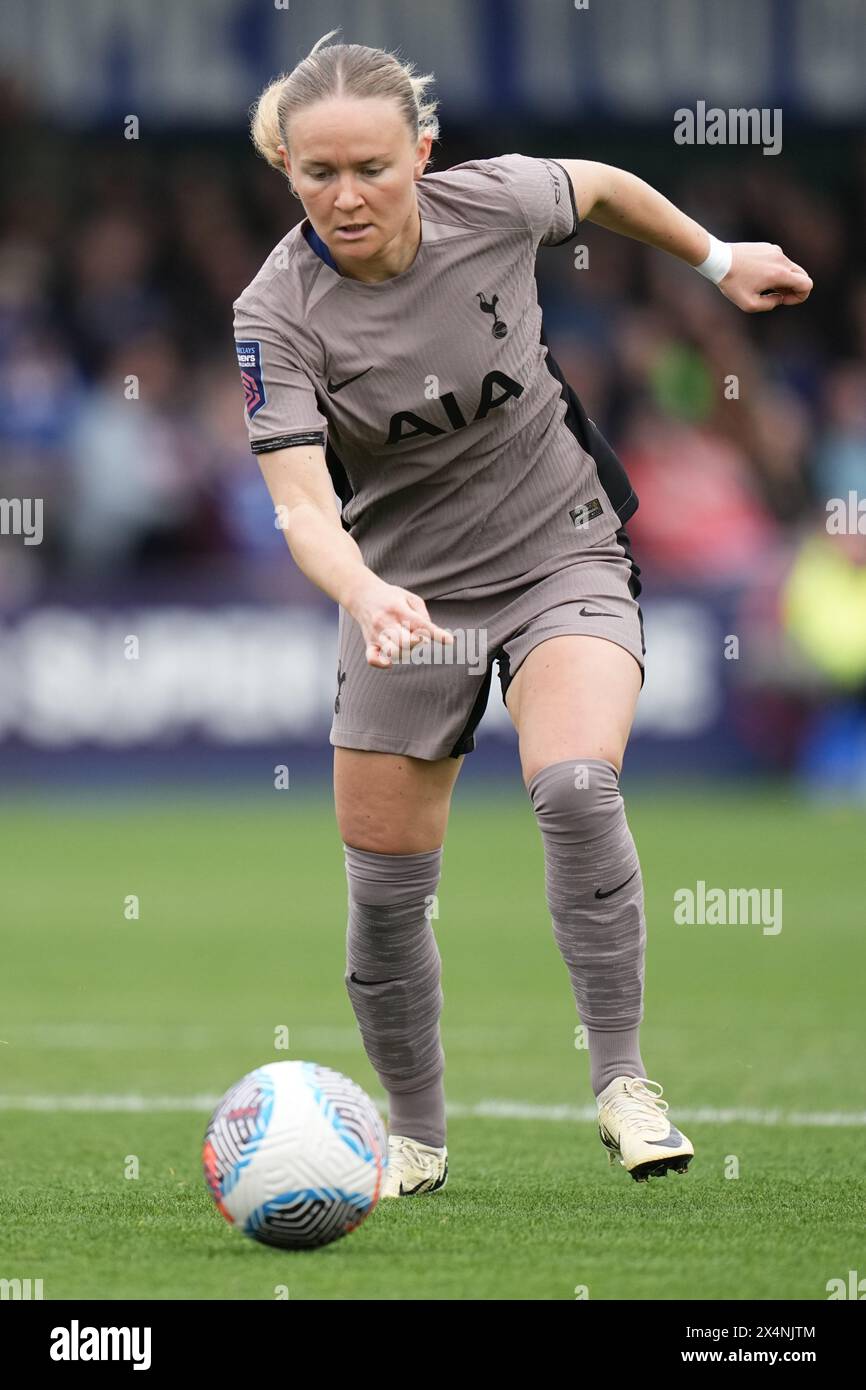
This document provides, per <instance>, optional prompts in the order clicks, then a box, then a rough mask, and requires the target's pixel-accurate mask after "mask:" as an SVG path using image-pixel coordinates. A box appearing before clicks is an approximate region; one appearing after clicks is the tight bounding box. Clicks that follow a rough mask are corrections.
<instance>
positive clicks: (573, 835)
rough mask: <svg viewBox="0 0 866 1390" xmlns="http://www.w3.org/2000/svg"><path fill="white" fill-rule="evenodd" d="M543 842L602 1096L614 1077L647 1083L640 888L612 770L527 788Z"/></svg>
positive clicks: (567, 774)
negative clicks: (642, 1037) (642, 1041)
mask: <svg viewBox="0 0 866 1390" xmlns="http://www.w3.org/2000/svg"><path fill="white" fill-rule="evenodd" d="M527 790H528V792H529V795H530V798H531V800H532V806H533V810H534V811H535V815H536V818H537V820H538V825H539V828H540V830H541V836H542V840H543V842H544V865H545V889H546V893H547V903H548V907H549V909H550V915H551V918H552V920H553V933H554V937H555V938H556V944H557V946H558V947H559V950H560V953H561V955H562V958H563V960H564V961H565V964H566V966H567V967H568V973H569V976H570V978H571V987H572V991H573V994H574V999H575V1003H576V1004H577V1010H578V1014H579V1016H580V1020H581V1022H582V1023H583V1024H584V1025H585V1026H586V1029H587V1041H588V1043H589V1060H590V1084H591V1086H592V1089H593V1092H594V1093H595V1095H596V1096H597V1095H598V1094H599V1093H600V1092H601V1091H603V1090H604V1088H605V1086H607V1085H608V1084H609V1082H611V1081H612V1080H613V1079H614V1077H615V1076H645V1075H646V1072H645V1071H644V1068H643V1060H642V1058H641V1055H640V1046H639V1043H638V1034H639V1031H640V1022H641V1019H642V1018H643V986H644V957H645V952H646V921H645V917H644V903H643V881H642V878H641V871H640V863H639V861H638V857H637V850H636V849H635V844H634V840H633V839H632V836H631V831H630V830H629V828H628V822H627V821H626V817H625V808H624V806H623V800H622V794H621V792H620V790H619V774H618V773H617V770H616V768H615V767H614V765H613V763H609V762H607V761H606V760H604V759H601V758H568V759H566V760H564V761H562V762H557V763H550V764H549V765H548V766H547V767H543V768H541V770H540V771H539V772H537V773H536V774H535V776H534V777H533V778H532V779H531V780H530V782H529V786H528V788H527Z"/></svg>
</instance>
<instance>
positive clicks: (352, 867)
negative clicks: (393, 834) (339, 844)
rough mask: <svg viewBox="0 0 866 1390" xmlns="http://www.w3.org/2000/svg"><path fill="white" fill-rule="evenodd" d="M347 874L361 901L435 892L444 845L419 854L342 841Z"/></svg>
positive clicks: (392, 900) (375, 901) (378, 901)
mask: <svg viewBox="0 0 866 1390" xmlns="http://www.w3.org/2000/svg"><path fill="white" fill-rule="evenodd" d="M343 851H344V857H345V862H346V877H347V879H348V880H349V887H350V890H351V891H352V896H353V897H355V898H356V899H357V900H358V901H360V902H367V903H372V904H388V903H395V902H399V901H408V900H411V899H412V898H413V897H424V896H425V895H426V894H428V893H433V892H434V891H435V889H436V885H437V883H438V882H439V877H440V874H441V872H442V852H443V846H441V845H440V846H439V848H438V849H425V850H420V851H419V852H418V853H417V854H380V853H379V852H378V851H377V850H370V849H356V848H355V846H354V845H347V844H346V843H345V841H344V842H343Z"/></svg>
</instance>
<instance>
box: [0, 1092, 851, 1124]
mask: <svg viewBox="0 0 866 1390" xmlns="http://www.w3.org/2000/svg"><path fill="white" fill-rule="evenodd" d="M220 1099H221V1097H220V1096H218V1095H207V1094H204V1095H195V1096H137V1095H108V1094H106V1095H102V1094H87V1093H83V1094H81V1095H63V1096H50V1095H25V1094H22V1095H19V1096H16V1095H0V1110H30V1111H39V1112H42V1113H48V1114H55V1113H57V1112H60V1111H73V1112H77V1113H79V1114H99V1113H101V1114H129V1113H135V1114H143V1115H157V1114H163V1113H170V1112H176V1111H180V1112H184V1111H186V1112H192V1113H198V1112H201V1113H204V1114H210V1112H211V1111H212V1110H214V1109H215V1108H216V1106H217V1105H218V1104H219V1101H220ZM375 1103H376V1105H377V1106H378V1108H379V1109H380V1110H381V1111H382V1113H383V1114H384V1113H385V1110H386V1103H385V1101H384V1100H381V1099H376V1100H375ZM447 1112H448V1114H449V1115H450V1116H451V1117H452V1118H453V1119H474V1120H485V1119H492V1120H546V1121H553V1122H555V1123H562V1122H566V1123H573V1122H576V1121H577V1122H592V1121H594V1120H595V1119H596V1116H597V1110H596V1107H595V1106H594V1105H535V1104H532V1103H531V1102H528V1101H517V1100H482V1101H478V1102H476V1103H475V1104H471V1105H470V1104H464V1103H462V1102H460V1101H454V1102H451V1103H450V1104H449V1105H448V1106H447ZM675 1118H676V1119H677V1120H681V1121H682V1123H683V1124H706V1125H730V1124H749V1125H770V1126H781V1127H784V1128H788V1129H814V1128H818V1129H821V1128H829V1129H835V1128H843V1129H859V1128H862V1127H863V1126H864V1125H866V1111H856V1110H826V1111H820V1110H817V1111H815V1110H813V1111H797V1110H788V1111H786V1110H761V1109H758V1108H753V1107H742V1106H731V1107H730V1108H728V1109H716V1108H715V1107H713V1106H699V1107H697V1108H692V1109H690V1108H689V1107H688V1106H683V1107H680V1106H678V1107H677V1110H676V1117H675Z"/></svg>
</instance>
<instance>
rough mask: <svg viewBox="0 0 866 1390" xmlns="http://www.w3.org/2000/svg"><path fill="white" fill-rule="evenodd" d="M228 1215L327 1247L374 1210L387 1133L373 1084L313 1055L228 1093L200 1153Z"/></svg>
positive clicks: (289, 1240) (259, 1235) (271, 1234)
mask: <svg viewBox="0 0 866 1390" xmlns="http://www.w3.org/2000/svg"><path fill="white" fill-rule="evenodd" d="M202 1161H203V1166H204V1175H205V1181H206V1182H207V1185H208V1187H209V1189H210V1191H211V1194H212V1196H213V1198H214V1201H215V1202H216V1204H217V1207H218V1208H219V1210H220V1211H221V1212H222V1214H223V1216H224V1217H225V1218H226V1220H227V1221H229V1222H231V1223H232V1224H233V1225H236V1226H238V1227H239V1229H240V1230H242V1231H244V1232H245V1234H246V1235H248V1236H252V1237H253V1239H254V1240H259V1241H262V1242H263V1244H265V1245H278V1246H282V1247H284V1248H288V1249H298V1248H309V1247H312V1246H318V1245H328V1244H329V1243H330V1242H331V1241H333V1240H337V1239H339V1237H340V1236H344V1235H347V1234H348V1233H349V1231H354V1230H355V1229H356V1228H357V1227H358V1226H360V1224H361V1222H362V1221H363V1220H364V1219H365V1217H367V1216H369V1215H370V1212H371V1211H373V1209H374V1208H375V1206H376V1204H377V1202H378V1201H379V1196H380V1194H381V1191H382V1183H383V1180H384V1176H385V1171H386V1168H387V1165H388V1138H387V1133H386V1130H385V1127H384V1124H383V1122H382V1118H381V1116H380V1115H379V1111H378V1110H377V1109H376V1106H375V1105H374V1104H373V1102H372V1100H371V1099H370V1097H369V1096H368V1095H367V1093H366V1091H364V1090H362V1088H361V1087H360V1086H358V1085H357V1084H356V1083H355V1082H354V1081H351V1080H350V1079H349V1077H347V1076H343V1074H342V1072H338V1071H333V1070H332V1069H331V1068H330V1067H323V1066H319V1065H318V1064H317V1063H316V1062H270V1063H268V1064H267V1065H266V1066H263V1067H257V1068H256V1070H255V1071H251V1072H249V1073H248V1074H247V1075H246V1076H245V1077H243V1078H242V1080H240V1081H239V1082H238V1083H237V1084H236V1085H235V1086H232V1087H231V1089H230V1090H229V1091H227V1092H226V1094H225V1095H224V1096H223V1098H222V1100H221V1101H220V1103H219V1105H218V1106H217V1108H216V1110H215V1111H214V1112H213V1115H212V1116H211V1118H210V1122H209V1124H208V1127H207V1133H206V1134H205V1139H204V1146H203V1150H202Z"/></svg>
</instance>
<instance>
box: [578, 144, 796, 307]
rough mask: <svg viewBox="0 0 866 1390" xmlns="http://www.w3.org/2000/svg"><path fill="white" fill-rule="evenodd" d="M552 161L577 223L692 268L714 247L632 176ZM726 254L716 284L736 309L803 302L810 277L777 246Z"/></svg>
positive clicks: (585, 163) (748, 246) (740, 245)
mask: <svg viewBox="0 0 866 1390" xmlns="http://www.w3.org/2000/svg"><path fill="white" fill-rule="evenodd" d="M556 162H557V163H558V164H561V165H562V167H563V168H564V169H565V171H566V173H567V174H568V177H569V178H570V179H571V184H572V188H573V189H574V198H575V203H576V204H577V211H578V216H579V217H580V219H581V221H586V222H595V223H597V224H598V226H600V227H607V228H608V229H609V230H610V231H612V232H619V233H620V234H621V235H623V236H629V237H634V238H635V239H636V240H637V241H644V242H646V243H647V245H649V246H655V247H656V248H657V249H658V250H659V251H667V252H668V254H669V255H671V256H678V257H679V259H680V260H683V261H686V262H687V263H688V264H689V265H691V266H699V265H701V264H702V262H703V261H704V260H705V259H706V257H707V256H708V254H709V252H710V249H711V247H712V244H713V242H712V240H711V238H710V234H709V232H707V231H706V230H705V229H704V228H703V227H702V226H701V225H700V223H698V222H695V221H694V220H693V219H692V218H691V217H688V216H687V215H686V214H685V213H684V212H681V211H680V209H679V208H677V207H675V206H674V204H673V203H671V202H669V200H668V199H667V198H665V197H664V195H663V194H661V193H659V192H658V190H657V189H655V188H652V187H651V186H650V184H648V183H645V182H644V180H643V179H639V178H638V177H637V176H636V175H635V174H630V173H629V172H628V171H627V170H626V169H617V168H616V167H615V166H614V165H612V164H599V163H597V162H596V161H594V160H589V159H558V160H557V161H556ZM717 245H718V243H717ZM731 252H732V259H731V266H730V269H729V270H728V271H727V273H726V274H725V276H724V278H723V279H722V280H720V281H719V282H718V285H719V289H720V290H721V292H722V294H723V295H725V296H726V297H727V298H728V299H730V300H731V301H732V303H734V304H736V305H737V306H738V308H740V309H744V310H745V311H746V312H747V313H752V314H754V313H761V312H763V311H764V310H766V309H775V308H776V306H777V304H802V303H803V300H804V299H808V297H809V295H810V293H811V290H812V281H811V279H810V278H809V276H808V275H807V274H806V272H805V270H804V269H803V267H802V266H800V265H796V264H795V263H794V262H793V261H792V260H789V259H788V257H787V256H786V255H785V253H784V251H783V250H782V248H781V246H775V245H772V244H771V243H770V242H768V241H737V242H732V243H731Z"/></svg>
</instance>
